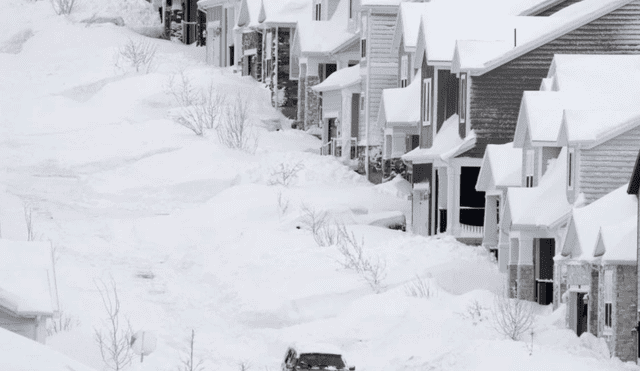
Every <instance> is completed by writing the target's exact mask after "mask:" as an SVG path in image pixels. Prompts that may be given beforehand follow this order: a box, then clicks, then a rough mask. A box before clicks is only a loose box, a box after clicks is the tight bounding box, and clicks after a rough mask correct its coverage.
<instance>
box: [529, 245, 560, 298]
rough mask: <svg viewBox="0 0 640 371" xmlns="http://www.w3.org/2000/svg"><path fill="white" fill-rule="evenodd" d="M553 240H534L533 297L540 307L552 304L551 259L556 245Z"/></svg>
mask: <svg viewBox="0 0 640 371" xmlns="http://www.w3.org/2000/svg"><path fill="white" fill-rule="evenodd" d="M555 242H556V241H555V239H553V238H536V239H535V240H534V245H533V247H534V259H533V271H534V279H535V285H534V297H535V301H536V302H537V303H538V304H540V305H548V304H551V303H552V302H553V257H554V256H555V252H556V243H555Z"/></svg>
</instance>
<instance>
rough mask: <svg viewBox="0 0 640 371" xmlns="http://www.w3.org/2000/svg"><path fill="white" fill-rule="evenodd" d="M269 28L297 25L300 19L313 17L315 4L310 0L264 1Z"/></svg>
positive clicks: (265, 22) (266, 22)
mask: <svg viewBox="0 0 640 371" xmlns="http://www.w3.org/2000/svg"><path fill="white" fill-rule="evenodd" d="M264 9H265V19H264V21H263V23H264V24H265V25H267V26H276V25H295V24H296V23H297V22H298V21H299V20H300V19H304V18H309V17H311V14H312V13H311V12H312V9H313V3H312V2H311V1H309V0H264Z"/></svg>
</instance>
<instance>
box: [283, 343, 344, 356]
mask: <svg viewBox="0 0 640 371" xmlns="http://www.w3.org/2000/svg"><path fill="white" fill-rule="evenodd" d="M291 347H292V348H293V349H295V350H296V352H297V353H298V354H305V353H325V354H337V355H342V350H341V349H340V348H339V347H337V346H335V345H333V344H325V343H295V344H294V345H292V346H291Z"/></svg>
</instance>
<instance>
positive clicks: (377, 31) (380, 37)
mask: <svg viewBox="0 0 640 371" xmlns="http://www.w3.org/2000/svg"><path fill="white" fill-rule="evenodd" d="M396 18H397V14H376V13H373V14H371V16H370V17H369V27H370V28H369V39H368V40H367V43H369V46H368V48H369V53H368V54H367V61H368V64H369V86H367V88H368V91H367V93H366V95H365V96H366V99H367V100H368V101H369V117H368V120H369V141H370V143H371V144H372V145H380V144H382V142H383V140H384V136H383V130H384V128H381V127H379V125H378V112H379V109H380V103H381V101H382V90H383V89H389V88H395V87H397V86H398V68H399V66H398V55H397V54H393V53H391V45H392V44H393V35H394V33H395V27H396ZM365 135H366V128H364V127H361V128H360V137H361V138H364V137H365Z"/></svg>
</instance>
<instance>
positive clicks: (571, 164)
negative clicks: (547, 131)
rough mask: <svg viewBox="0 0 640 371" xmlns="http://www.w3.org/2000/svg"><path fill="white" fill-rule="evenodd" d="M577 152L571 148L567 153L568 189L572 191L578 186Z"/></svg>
mask: <svg viewBox="0 0 640 371" xmlns="http://www.w3.org/2000/svg"><path fill="white" fill-rule="evenodd" d="M575 163H576V150H575V148H569V151H568V153H567V188H568V189H569V190H570V191H572V190H574V189H575V186H576V184H575V183H576V166H575Z"/></svg>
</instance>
